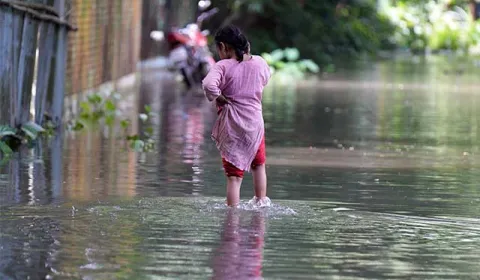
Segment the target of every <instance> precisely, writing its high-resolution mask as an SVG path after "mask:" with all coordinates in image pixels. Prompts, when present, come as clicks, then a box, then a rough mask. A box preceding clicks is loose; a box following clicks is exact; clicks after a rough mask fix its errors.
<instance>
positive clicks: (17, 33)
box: [10, 10, 25, 127]
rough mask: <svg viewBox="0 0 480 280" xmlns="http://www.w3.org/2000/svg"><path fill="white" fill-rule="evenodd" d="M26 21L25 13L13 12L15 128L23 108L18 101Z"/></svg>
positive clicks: (12, 115) (12, 101) (12, 119)
mask: <svg viewBox="0 0 480 280" xmlns="http://www.w3.org/2000/svg"><path fill="white" fill-rule="evenodd" d="M24 20H25V13H23V12H19V11H15V10H13V53H12V54H13V75H12V79H11V80H10V82H11V86H12V94H11V96H10V110H11V112H10V125H11V126H12V127H14V126H15V122H16V117H15V116H17V115H18V114H20V110H21V108H20V107H18V105H17V104H20V103H19V101H18V98H19V96H20V95H19V93H18V86H17V82H16V81H18V63H19V59H20V50H21V48H22V34H23V22H24Z"/></svg>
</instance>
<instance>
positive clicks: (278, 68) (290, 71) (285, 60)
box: [262, 48, 320, 79]
mask: <svg viewBox="0 0 480 280" xmlns="http://www.w3.org/2000/svg"><path fill="white" fill-rule="evenodd" d="M262 57H263V58H264V59H265V61H266V62H267V63H268V65H269V66H270V69H271V71H272V72H273V73H275V72H276V73H279V74H282V75H286V76H290V77H292V78H294V79H298V78H303V77H304V76H305V74H306V73H318V72H320V67H319V66H318V65H317V64H316V63H315V62H313V60H311V59H302V60H299V58H300V52H299V51H298V49H296V48H286V49H283V50H281V49H278V50H274V51H273V52H271V53H263V54H262Z"/></svg>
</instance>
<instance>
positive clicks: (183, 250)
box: [0, 58, 480, 279]
mask: <svg viewBox="0 0 480 280" xmlns="http://www.w3.org/2000/svg"><path fill="white" fill-rule="evenodd" d="M478 74H479V71H478V70H477V69H476V67H475V64H474V63H473V62H470V61H462V60H453V61H452V60H449V59H438V58H432V59H428V60H424V59H413V60H412V59H398V60H396V61H383V62H378V63H363V64H362V63H360V64H359V65H356V66H352V67H345V68H344V69H341V71H340V72H339V73H337V74H335V75H331V76H327V77H323V78H322V80H321V81H320V82H317V83H308V82H306V83H301V84H300V85H299V86H297V87H293V86H291V85H289V84H287V85H282V84H281V81H276V82H274V83H272V86H271V87H270V88H268V90H267V91H266V92H265V96H264V114H265V122H266V127H267V145H268V147H267V157H268V176H269V196H270V197H271V198H272V200H273V201H274V207H272V208H268V209H251V207H249V206H248V205H247V204H246V202H247V201H248V199H250V198H251V197H252V195H253V192H252V186H251V182H250V180H249V178H248V177H247V179H246V180H245V182H244V186H243V189H242V199H243V201H244V204H243V206H242V207H241V209H238V210H235V211H232V210H229V209H227V208H225V206H224V205H223V200H224V188H225V187H224V180H225V179H224V177H223V173H222V169H221V161H220V159H219V156H218V153H217V151H216V149H215V147H214V145H213V143H212V141H211V140H210V137H209V134H210V129H211V127H212V124H213V122H214V120H215V111H214V108H212V107H211V105H210V104H207V102H206V101H205V100H204V99H203V98H202V96H201V95H199V94H196V93H195V92H183V91H182V89H181V88H179V87H176V86H175V85H174V84H172V82H171V80H172V79H171V78H170V77H166V76H165V75H164V74H162V73H157V72H145V73H143V75H142V78H141V79H142V82H141V84H140V87H139V90H138V93H137V94H135V95H134V100H133V101H129V102H128V104H126V106H127V108H128V110H129V111H131V112H132V119H134V118H135V116H136V114H137V113H138V111H139V109H138V108H143V106H144V105H145V104H149V105H152V108H153V110H154V111H155V112H158V115H157V117H155V118H154V131H155V139H156V142H157V151H156V152H153V153H149V154H145V155H141V154H135V153H133V152H130V151H128V149H126V146H125V145H126V144H125V143H124V142H123V141H122V140H120V139H115V138H112V137H107V135H108V133H106V132H105V131H100V132H88V133H83V134H66V135H63V137H60V136H59V137H54V138H52V139H47V140H44V141H42V142H40V143H38V145H37V147H36V148H35V149H33V150H23V151H21V152H20V153H19V154H18V155H16V157H15V159H13V160H12V161H10V162H9V163H8V164H7V165H4V166H3V167H1V169H0V171H1V172H0V279H27V278H30V279H45V278H47V279H156V278H159V279H160V278H161V279H261V278H262V277H263V278H264V279H338V278H341V279H365V278H368V279H430V278H432V279H460V278H461V279H469V278H473V279H475V278H476V277H478V275H480V267H479V266H478V263H479V262H480V256H479V255H478V251H479V249H480V245H479V244H480V242H479V241H480V220H479V219H478V209H479V207H478V205H479V200H480V193H479V191H478V187H477V186H478V182H479V181H480V175H479V174H480V173H479V167H480V159H479V157H478V153H479V143H480V142H479V130H478V129H479V126H478V123H477V122H478V121H479V120H480V113H479V112H480V99H479V95H478V94H476V92H478V89H479V86H480V84H479V83H478V82H477V79H476V77H477V76H478ZM135 126H136V127H138V126H141V124H140V123H138V122H135Z"/></svg>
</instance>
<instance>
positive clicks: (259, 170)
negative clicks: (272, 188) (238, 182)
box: [252, 164, 267, 199]
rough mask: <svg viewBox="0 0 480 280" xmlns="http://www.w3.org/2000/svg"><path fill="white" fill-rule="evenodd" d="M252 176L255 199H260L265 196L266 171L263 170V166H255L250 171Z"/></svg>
mask: <svg viewBox="0 0 480 280" xmlns="http://www.w3.org/2000/svg"><path fill="white" fill-rule="evenodd" d="M252 174H253V187H254V191H255V197H256V198H257V199H262V198H264V197H266V196H267V171H266V170H265V164H262V165H258V166H256V167H255V168H254V169H253V170H252Z"/></svg>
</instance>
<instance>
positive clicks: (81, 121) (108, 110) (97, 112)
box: [70, 94, 155, 152]
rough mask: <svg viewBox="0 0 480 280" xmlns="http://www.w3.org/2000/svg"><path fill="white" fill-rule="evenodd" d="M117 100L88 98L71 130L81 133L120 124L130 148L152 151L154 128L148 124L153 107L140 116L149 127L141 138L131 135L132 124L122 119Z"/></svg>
mask: <svg viewBox="0 0 480 280" xmlns="http://www.w3.org/2000/svg"><path fill="white" fill-rule="evenodd" d="M116 98H117V96H116V95H115V94H110V95H108V96H106V97H102V96H101V95H100V94H93V95H90V96H88V97H87V100H86V101H84V102H82V103H80V114H79V117H78V119H76V120H74V121H73V122H72V123H71V126H70V127H71V129H72V130H73V131H81V130H83V129H86V128H91V127H94V126H97V125H102V124H103V125H106V126H108V127H114V126H115V125H116V124H118V125H119V126H120V128H121V129H122V130H123V133H124V135H125V136H124V137H125V140H126V141H128V143H129V147H130V148H132V149H133V150H135V151H137V152H147V151H151V150H152V149H153V148H154V143H155V141H154V140H153V139H152V135H153V128H152V127H151V125H149V123H148V121H149V120H150V118H151V116H153V113H152V109H151V107H150V106H145V108H144V113H141V114H139V115H138V118H139V120H140V121H141V122H143V123H144V124H146V125H147V126H146V128H145V131H144V132H143V134H142V135H141V136H140V135H136V134H135V135H129V134H128V131H129V128H130V125H131V122H130V120H128V119H121V118H120V117H121V116H122V115H123V114H122V112H120V110H119V109H118V107H117V105H116V102H115V99H116ZM119 118H120V119H119Z"/></svg>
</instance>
